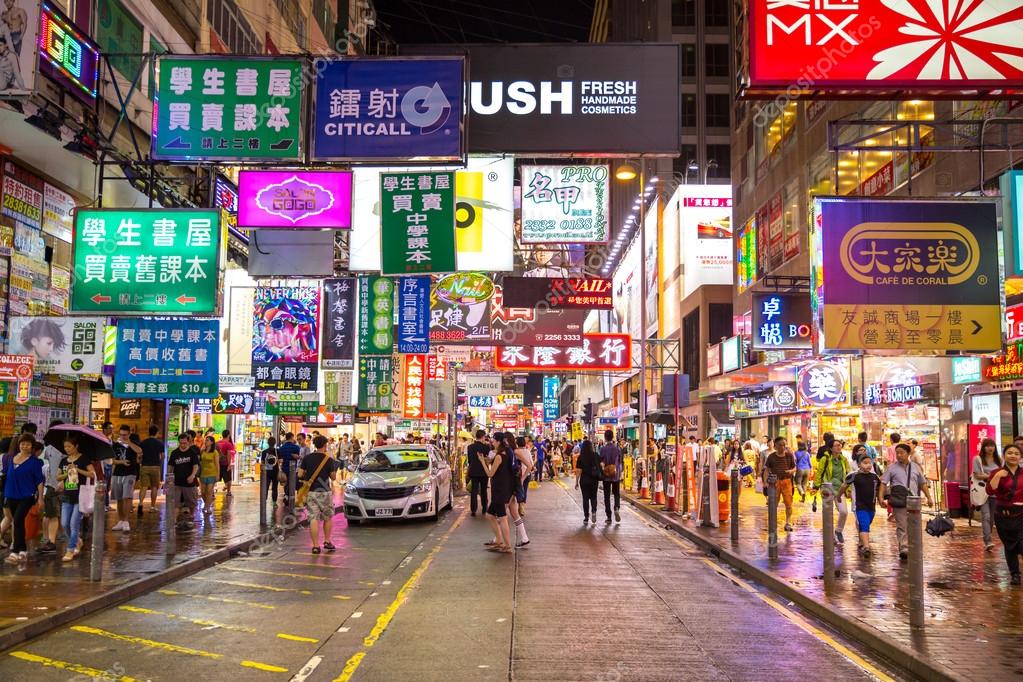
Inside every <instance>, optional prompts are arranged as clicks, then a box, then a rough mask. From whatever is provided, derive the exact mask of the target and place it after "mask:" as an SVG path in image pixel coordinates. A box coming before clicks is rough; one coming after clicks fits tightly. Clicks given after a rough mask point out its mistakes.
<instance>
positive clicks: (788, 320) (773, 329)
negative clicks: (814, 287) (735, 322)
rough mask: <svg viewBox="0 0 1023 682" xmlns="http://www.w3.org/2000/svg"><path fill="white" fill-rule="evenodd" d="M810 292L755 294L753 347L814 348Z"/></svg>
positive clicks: (764, 348) (778, 348)
mask: <svg viewBox="0 0 1023 682" xmlns="http://www.w3.org/2000/svg"><path fill="white" fill-rule="evenodd" d="M812 330H813V313H812V312H811V311H810V295H809V294H760V293H755V294H753V350H781V349H809V348H813V338H812Z"/></svg>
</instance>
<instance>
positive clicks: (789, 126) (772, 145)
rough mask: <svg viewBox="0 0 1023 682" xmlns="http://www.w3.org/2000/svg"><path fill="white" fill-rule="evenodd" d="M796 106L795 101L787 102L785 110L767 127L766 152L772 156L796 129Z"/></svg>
mask: <svg viewBox="0 0 1023 682" xmlns="http://www.w3.org/2000/svg"><path fill="white" fill-rule="evenodd" d="M797 111H798V104H797V103H796V102H795V101H792V102H789V103H787V104H786V105H785V108H784V109H782V110H781V112H780V113H779V114H778V115H777V116H775V117H774V120H773V121H771V123H770V125H769V126H768V127H767V152H768V154H774V153H775V152H777V151H778V150H780V149H781V147H782V145H783V144H784V143H785V141H786V140H788V139H789V135H791V134H792V131H793V130H795V129H796V112H797Z"/></svg>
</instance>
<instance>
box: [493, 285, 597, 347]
mask: <svg viewBox="0 0 1023 682" xmlns="http://www.w3.org/2000/svg"><path fill="white" fill-rule="evenodd" d="M587 315H589V311H586V310H537V309H535V308H509V307H505V306H504V304H503V298H502V288H501V287H500V286H495V287H494V297H493V298H492V299H491V300H490V334H491V340H492V343H494V344H496V345H507V344H511V343H518V344H529V345H538V346H574V345H577V344H579V343H581V342H582V338H583V325H585V324H586V316H587Z"/></svg>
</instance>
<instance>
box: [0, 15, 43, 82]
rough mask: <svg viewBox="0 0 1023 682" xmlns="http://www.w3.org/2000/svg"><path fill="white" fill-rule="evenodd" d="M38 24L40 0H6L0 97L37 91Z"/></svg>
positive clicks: (0, 34)
mask: <svg viewBox="0 0 1023 682" xmlns="http://www.w3.org/2000/svg"><path fill="white" fill-rule="evenodd" d="M8 2H9V3H10V4H8ZM39 25H40V18H39V0H13V2H11V0H7V2H4V5H3V10H0V55H3V59H2V60H0V61H2V62H3V68H0V99H13V98H16V97H28V96H29V95H31V94H32V92H33V91H34V90H35V86H36V64H37V63H38V53H39Z"/></svg>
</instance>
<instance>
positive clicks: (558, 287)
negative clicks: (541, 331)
mask: <svg viewBox="0 0 1023 682" xmlns="http://www.w3.org/2000/svg"><path fill="white" fill-rule="evenodd" d="M501 287H502V294H503V304H504V305H507V306H510V307H512V308H536V307H537V306H539V305H541V304H542V305H545V306H547V307H549V308H583V309H585V310H611V309H612V308H613V306H612V305H611V280H610V279H607V278H606V277H511V276H507V275H506V276H505V277H504V278H503V279H502V280H501Z"/></svg>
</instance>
